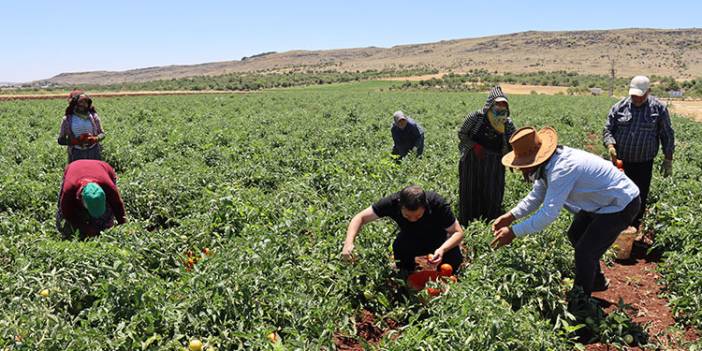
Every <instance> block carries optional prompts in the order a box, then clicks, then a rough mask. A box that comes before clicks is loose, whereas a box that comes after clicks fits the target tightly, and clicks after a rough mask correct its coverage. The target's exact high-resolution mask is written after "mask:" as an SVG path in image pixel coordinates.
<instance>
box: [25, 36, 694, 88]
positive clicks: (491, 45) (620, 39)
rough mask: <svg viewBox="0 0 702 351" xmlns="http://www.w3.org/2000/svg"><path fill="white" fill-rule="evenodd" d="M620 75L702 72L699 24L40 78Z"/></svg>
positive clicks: (684, 75) (691, 75) (265, 56)
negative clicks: (302, 73)
mask: <svg viewBox="0 0 702 351" xmlns="http://www.w3.org/2000/svg"><path fill="white" fill-rule="evenodd" d="M612 63H613V64H614V68H615V70H616V74H617V76H621V77H627V76H632V75H635V74H647V75H654V74H655V75H666V76H672V77H675V78H679V79H687V78H695V77H699V76H702V29H698V28H692V29H675V30H667V29H617V30H588V31H561V32H537V31H529V32H521V33H514V34H506V35H496V36H489V37H481V38H472V39H456V40H445V41H440V42H435V43H425V44H413V45H398V46H393V47H391V48H378V47H367V48H355V49H337V50H319V51H302V50H295V51H287V52H281V53H277V52H266V53H262V54H257V55H252V56H249V57H244V58H242V59H241V60H235V61H224V62H213V63H203V64H197V65H181V66H162V67H149V68H140V69H134V70H128V71H121V72H108V71H94V72H79V73H62V74H59V75H57V76H55V77H52V78H50V79H47V80H42V81H38V82H35V83H36V84H46V83H51V84H61V85H72V84H75V85H78V84H113V83H128V82H145V81H151V80H158V79H171V78H182V77H190V76H200V75H222V74H226V73H232V72H256V71H266V72H275V71H280V72H283V71H289V70H337V71H356V70H361V71H363V70H368V69H378V70H380V69H388V68H390V69H402V68H408V67H420V66H425V67H430V68H436V69H438V70H440V71H442V72H449V71H451V72H457V73H460V72H465V71H468V70H470V69H477V68H483V69H487V70H489V71H497V72H513V73H522V72H535V71H560V70H566V71H574V72H578V73H582V74H609V70H610V67H611V65H612Z"/></svg>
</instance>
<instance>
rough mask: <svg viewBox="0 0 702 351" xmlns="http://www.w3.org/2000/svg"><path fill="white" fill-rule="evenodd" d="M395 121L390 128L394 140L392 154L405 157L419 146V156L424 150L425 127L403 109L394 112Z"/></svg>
mask: <svg viewBox="0 0 702 351" xmlns="http://www.w3.org/2000/svg"><path fill="white" fill-rule="evenodd" d="M392 117H393V123H392V127H391V128H390V133H391V134H392V140H393V142H394V145H393V146H392V154H393V155H397V156H400V158H403V157H405V156H407V154H408V153H409V152H410V151H412V149H413V148H417V157H419V156H422V153H423V152H424V129H423V128H422V126H420V125H419V124H418V123H417V122H416V121H415V120H413V119H412V118H409V117H407V116H405V114H404V113H402V111H397V112H395V113H394V114H393V116H392Z"/></svg>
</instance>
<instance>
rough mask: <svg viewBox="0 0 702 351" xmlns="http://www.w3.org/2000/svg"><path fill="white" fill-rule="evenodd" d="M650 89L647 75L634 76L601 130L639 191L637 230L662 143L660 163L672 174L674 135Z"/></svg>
mask: <svg viewBox="0 0 702 351" xmlns="http://www.w3.org/2000/svg"><path fill="white" fill-rule="evenodd" d="M650 92H651V89H650V82H649V79H648V78H647V77H645V76H636V77H634V78H633V79H632V80H631V83H630V84H629V96H627V97H626V98H624V99H622V100H620V101H619V102H617V103H616V104H614V106H612V109H611V110H610V112H609V115H608V116H607V121H606V122H605V127H604V129H603V131H602V139H603V143H604V145H605V147H607V150H608V152H609V155H610V158H611V159H612V162H614V163H616V162H617V160H621V161H622V162H623V166H624V173H625V174H626V175H627V176H628V177H629V178H631V180H633V181H634V183H636V185H637V186H638V187H639V190H641V209H640V210H639V213H638V214H637V215H636V218H634V220H633V221H632V223H631V225H632V226H633V227H635V228H636V229H639V226H640V225H641V220H642V218H643V215H644V211H645V210H646V201H647V198H648V192H649V188H650V186H651V177H652V173H653V160H654V158H655V157H656V155H657V154H658V150H659V148H660V146H661V145H662V146H663V154H664V156H665V157H664V159H663V163H662V165H661V171H662V173H663V176H664V177H667V176H670V175H672V174H673V152H674V151H675V134H674V131H673V127H672V125H671V122H670V116H669V115H668V108H667V107H666V106H665V105H664V104H663V103H661V102H660V101H659V100H658V99H656V98H655V97H653V96H651V95H650ZM639 239H641V236H640V237H639ZM647 244H650V243H647Z"/></svg>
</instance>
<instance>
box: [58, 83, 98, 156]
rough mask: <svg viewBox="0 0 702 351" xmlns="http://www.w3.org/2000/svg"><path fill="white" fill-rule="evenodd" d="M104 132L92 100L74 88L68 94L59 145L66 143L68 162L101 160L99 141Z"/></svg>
mask: <svg viewBox="0 0 702 351" xmlns="http://www.w3.org/2000/svg"><path fill="white" fill-rule="evenodd" d="M103 139H105V132H104V131H103V130H102V125H101V124H100V117H98V114H97V112H96V111H95V107H93V100H92V99H91V98H90V96H88V95H87V94H85V92H84V91H82V90H74V91H72V92H71V93H70V94H69V96H68V107H67V108H66V112H65V114H64V117H63V120H62V121H61V129H60V131H59V136H58V143H59V145H66V146H67V150H68V163H71V162H73V161H75V160H101V159H102V155H101V152H102V147H101V146H100V141H102V140H103Z"/></svg>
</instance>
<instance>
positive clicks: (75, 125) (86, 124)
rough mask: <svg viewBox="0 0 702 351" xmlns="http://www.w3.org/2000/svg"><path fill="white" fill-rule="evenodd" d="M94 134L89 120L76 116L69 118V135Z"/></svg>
mask: <svg viewBox="0 0 702 351" xmlns="http://www.w3.org/2000/svg"><path fill="white" fill-rule="evenodd" d="M93 132H95V128H94V126H93V123H92V121H91V120H90V118H80V117H78V116H76V115H73V116H71V134H73V135H75V136H81V135H83V134H90V135H92V134H93Z"/></svg>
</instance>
